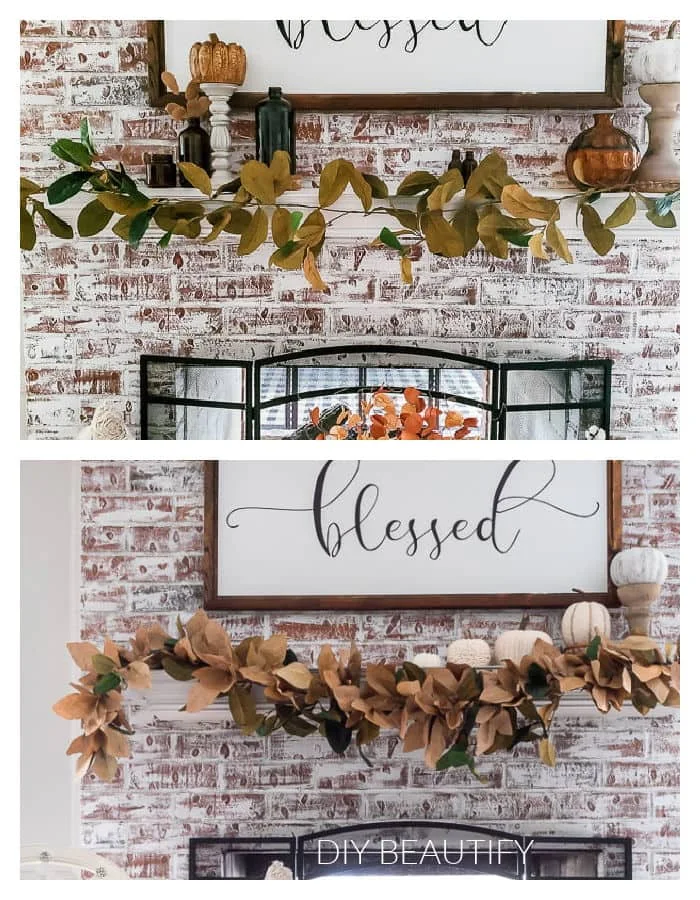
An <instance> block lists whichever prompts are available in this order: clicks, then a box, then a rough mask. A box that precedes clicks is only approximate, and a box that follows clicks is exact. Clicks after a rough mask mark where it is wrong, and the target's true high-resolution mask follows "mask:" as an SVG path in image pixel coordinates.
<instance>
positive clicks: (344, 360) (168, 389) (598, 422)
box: [141, 346, 612, 440]
mask: <svg viewBox="0 0 700 900" xmlns="http://www.w3.org/2000/svg"><path fill="white" fill-rule="evenodd" d="M611 365H612V364H611V363H610V362H609V361H607V360H596V361H587V362H578V361H571V360H566V361H556V362H544V361H541V362H533V363H527V364H524V363H512V364H511V363H495V362H492V361H489V360H480V359H476V358H473V357H466V356H461V355H458V354H452V353H446V352H441V351H431V350H422V349H418V348H397V347H391V348H390V349H387V348H385V347H375V346H364V347H360V348H358V347H335V348H330V349H327V350H323V351H300V352H297V353H290V354H285V355H282V356H273V357H269V358H267V359H264V360H259V361H256V362H254V363H250V362H237V361H229V360H205V359H192V358H187V357H182V358H172V357H155V356H144V357H142V358H141V437H142V438H143V439H147V440H154V439H161V440H256V439H257V440H260V439H261V440H290V439H291V440H313V439H314V438H315V437H316V436H317V435H318V434H319V429H320V430H329V428H330V427H331V425H333V424H335V423H336V421H337V418H338V416H339V415H340V414H341V413H342V412H343V411H344V410H348V411H350V412H356V411H359V409H360V404H361V403H363V402H367V401H368V400H370V399H371V397H372V394H373V393H374V392H375V391H377V390H383V391H385V392H387V393H389V394H391V395H392V396H394V397H395V398H396V400H397V405H400V403H401V402H402V399H403V398H402V394H403V391H404V389H405V388H406V387H417V388H418V389H419V390H420V391H421V393H422V394H423V396H424V397H425V398H426V400H427V401H428V402H429V403H431V404H433V405H436V406H438V407H439V408H440V409H442V410H445V411H447V410H453V411H455V412H459V413H461V414H462V415H463V416H465V417H469V418H471V419H474V420H475V421H476V425H475V427H474V428H473V429H472V431H471V433H470V435H469V437H470V438H475V439H481V440H505V439H520V440H544V439H550V440H580V439H583V438H585V437H586V436H590V435H589V434H587V432H589V429H591V426H595V428H594V429H593V431H594V432H595V431H596V430H600V432H601V435H606V434H608V433H609V424H610V422H609V420H610V376H611ZM315 407H318V409H319V410H320V412H321V422H320V424H319V426H318V427H316V426H312V425H311V411H312V410H313V409H314V408H315Z"/></svg>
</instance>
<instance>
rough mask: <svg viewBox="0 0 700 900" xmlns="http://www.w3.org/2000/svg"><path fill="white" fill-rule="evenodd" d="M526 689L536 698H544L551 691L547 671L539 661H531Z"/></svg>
mask: <svg viewBox="0 0 700 900" xmlns="http://www.w3.org/2000/svg"><path fill="white" fill-rule="evenodd" d="M525 690H526V691H527V693H528V694H530V696H531V697H533V698H534V699H535V700H543V699H544V698H545V697H546V696H547V695H548V693H549V687H548V684H547V673H546V672H545V670H544V669H543V668H542V666H538V665H537V663H530V665H529V666H528V669H527V684H526V685H525Z"/></svg>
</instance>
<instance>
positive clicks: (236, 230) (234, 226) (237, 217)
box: [224, 208, 253, 234]
mask: <svg viewBox="0 0 700 900" xmlns="http://www.w3.org/2000/svg"><path fill="white" fill-rule="evenodd" d="M230 212H231V218H230V219H229V221H228V224H227V225H226V227H225V228H224V231H225V232H226V233H227V234H243V232H244V231H245V230H246V228H247V227H248V226H249V225H250V222H251V220H252V218H253V216H252V215H251V214H250V213H249V212H248V210H247V209H236V208H233V209H231V210H230Z"/></svg>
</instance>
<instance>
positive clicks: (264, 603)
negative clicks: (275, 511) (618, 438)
mask: <svg viewBox="0 0 700 900" xmlns="http://www.w3.org/2000/svg"><path fill="white" fill-rule="evenodd" d="M606 465H607V507H608V508H607V513H608V527H607V532H608V573H609V571H610V562H611V560H612V558H613V556H614V555H615V554H616V553H617V552H618V551H619V550H620V548H621V543H622V463H621V462H620V461H619V460H611V461H608V462H607V464H606ZM218 500H219V463H218V462H215V461H207V462H205V463H204V559H203V568H204V609H206V610H209V611H212V610H217V611H231V610H235V611H236V612H243V611H248V610H275V611H287V610H294V611H303V610H331V609H337V610H346V611H353V612H355V611H364V610H378V609H535V608H537V609H539V608H549V609H562V608H564V607H566V606H568V605H569V604H570V603H572V602H573V600H574V599H575V597H576V595H575V594H572V593H571V592H567V593H563V594H486V595H484V594H408V595H407V594H401V595H394V594H372V595H357V594H347V595H346V594H336V595H328V596H299V595H275V596H272V595H269V596H245V597H220V596H219V592H218V578H217V563H218V546H219V544H218V524H217V523H218ZM585 599H586V600H597V601H598V602H599V603H603V604H604V605H605V606H608V607H616V606H619V605H620V602H619V600H618V598H617V592H616V590H615V586H614V585H613V583H612V582H611V581H610V575H609V574H608V589H607V591H606V592H600V593H586V594H585Z"/></svg>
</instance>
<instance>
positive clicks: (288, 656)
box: [282, 647, 298, 666]
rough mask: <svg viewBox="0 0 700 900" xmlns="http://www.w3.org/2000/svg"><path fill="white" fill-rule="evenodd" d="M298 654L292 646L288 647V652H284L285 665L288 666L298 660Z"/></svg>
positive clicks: (283, 662) (283, 663) (283, 661)
mask: <svg viewBox="0 0 700 900" xmlns="http://www.w3.org/2000/svg"><path fill="white" fill-rule="evenodd" d="M297 661H298V659H297V655H296V653H295V652H294V651H293V650H292V649H291V647H287V652H286V653H285V654H284V659H283V660H282V665H283V666H288V665H289V664H290V663H293V662H297Z"/></svg>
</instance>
